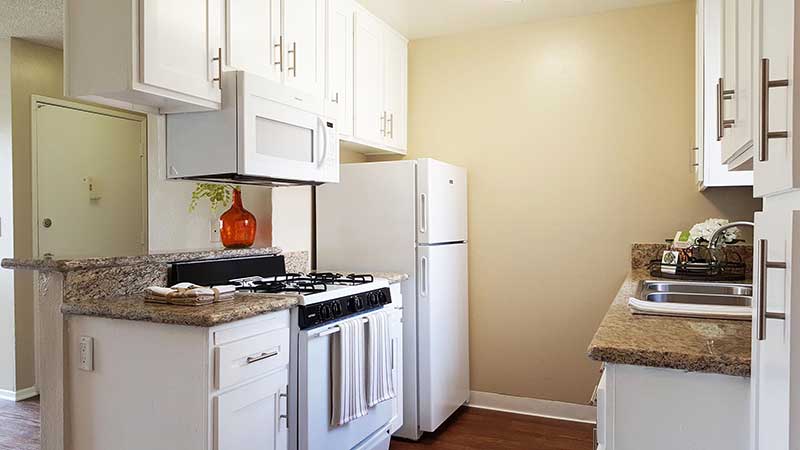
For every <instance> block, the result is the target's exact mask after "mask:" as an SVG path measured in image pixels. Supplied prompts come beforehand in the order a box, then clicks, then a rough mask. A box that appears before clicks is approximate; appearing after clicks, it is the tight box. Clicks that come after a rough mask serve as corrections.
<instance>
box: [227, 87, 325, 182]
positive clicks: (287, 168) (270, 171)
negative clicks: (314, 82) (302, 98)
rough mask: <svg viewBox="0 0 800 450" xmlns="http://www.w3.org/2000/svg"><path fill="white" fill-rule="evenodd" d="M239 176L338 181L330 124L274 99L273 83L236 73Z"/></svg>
mask: <svg viewBox="0 0 800 450" xmlns="http://www.w3.org/2000/svg"><path fill="white" fill-rule="evenodd" d="M237 77H238V80H237V81H238V83H237V89H238V98H237V100H238V110H237V114H238V126H239V130H238V133H237V134H238V136H239V139H238V150H239V151H238V172H239V174H240V175H244V176H249V177H264V178H271V179H275V180H287V181H305V182H309V183H329V182H338V181H339V139H338V133H337V131H336V127H335V124H334V123H333V122H332V121H330V120H327V119H325V118H323V117H322V116H320V115H318V114H316V113H314V112H311V111H307V110H303V109H300V108H297V107H295V106H290V105H288V104H285V103H281V102H278V101H275V100H274V98H275V97H274V95H273V91H274V89H275V86H274V83H273V82H271V81H269V80H266V79H264V78H261V77H258V76H255V75H252V74H247V73H245V72H237Z"/></svg>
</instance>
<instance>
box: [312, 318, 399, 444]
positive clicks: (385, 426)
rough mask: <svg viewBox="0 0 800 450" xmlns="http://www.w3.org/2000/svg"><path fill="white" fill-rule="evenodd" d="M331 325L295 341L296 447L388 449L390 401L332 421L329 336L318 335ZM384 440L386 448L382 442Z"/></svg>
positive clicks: (330, 326)
mask: <svg viewBox="0 0 800 450" xmlns="http://www.w3.org/2000/svg"><path fill="white" fill-rule="evenodd" d="M333 327H335V325H333V324H329V325H325V326H322V327H319V328H314V329H311V330H302V331H300V336H299V340H298V341H299V342H298V377H297V388H298V389H297V397H298V398H297V400H298V411H297V412H298V430H297V432H298V449H299V450H331V449H337V450H338V449H342V450H345V449H354V448H362V447H360V446H359V445H360V444H361V445H363V446H364V447H363V448H365V449H366V448H368V449H370V450H373V449H381V448H382V449H383V450H388V442H389V440H388V439H386V437H387V436H388V433H389V421H390V420H391V419H392V402H391V401H385V402H381V403H379V404H377V405H375V407H373V408H370V409H369V413H368V414H367V415H366V416H363V417H359V418H358V419H356V420H354V421H352V422H349V423H347V424H345V425H342V426H340V427H333V426H331V425H330V423H331V339H332V337H331V336H330V335H327V336H325V335H323V336H320V333H323V334H324V333H325V332H326V331H328V330H330V329H331V328H333ZM384 442H385V447H383V443H384Z"/></svg>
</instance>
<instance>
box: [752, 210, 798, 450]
mask: <svg viewBox="0 0 800 450" xmlns="http://www.w3.org/2000/svg"><path fill="white" fill-rule="evenodd" d="M755 223H756V231H755V239H756V240H759V239H765V240H766V241H767V255H766V258H767V260H768V261H772V262H775V261H778V262H785V261H788V256H789V254H790V253H791V250H790V245H791V239H790V234H791V233H792V227H793V218H792V212H791V211H788V210H781V209H778V210H773V211H768V212H762V213H757V214H756V222H755ZM794 227H800V221H797V222H795V223H794ZM758 253H759V252H756V255H755V260H754V266H755V267H756V269H755V273H754V278H755V279H754V286H753V287H754V288H755V289H754V291H755V292H759V291H760V287H761V281H762V280H764V279H766V291H765V292H766V300H767V308H766V311H767V312H768V313H770V314H788V308H787V301H786V300H787V298H788V297H787V294H788V293H789V292H790V290H789V289H790V287H791V276H789V274H790V272H789V271H787V270H783V269H772V268H770V269H767V271H766V274H762V273H761V271H760V270H759V265H760V261H761V259H762V258H763V257H764V255H760V254H758ZM754 300H758V294H757V295H756V296H755V297H754ZM756 303H758V302H756ZM753 313H754V319H753V320H754V322H753V323H754V327H753V363H752V368H753V370H752V380H751V389H752V396H751V397H752V399H751V401H752V425H753V434H752V439H753V445H752V448H753V450H788V449H789V448H790V447H789V417H790V415H789V412H790V409H789V404H790V397H789V392H790V391H789V379H790V378H789V374H790V372H789V363H790V358H789V340H790V337H791V333H790V329H789V328H788V327H787V324H788V323H789V322H788V321H787V320H781V319H779V318H770V316H767V317H768V318H767V321H766V323H767V325H766V335H765V339H763V340H760V339H759V336H758V327H757V323H758V317H759V313H760V308H758V307H756V308H755V309H754V312H753Z"/></svg>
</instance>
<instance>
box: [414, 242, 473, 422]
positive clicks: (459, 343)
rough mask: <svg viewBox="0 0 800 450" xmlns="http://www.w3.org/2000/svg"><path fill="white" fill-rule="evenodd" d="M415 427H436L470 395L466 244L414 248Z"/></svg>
mask: <svg viewBox="0 0 800 450" xmlns="http://www.w3.org/2000/svg"><path fill="white" fill-rule="evenodd" d="M418 258H419V260H418V265H419V273H420V274H419V281H418V292H417V298H418V307H417V308H418V309H417V318H418V319H417V320H418V325H417V327H418V330H419V331H418V332H419V341H418V342H417V348H418V351H419V365H418V367H419V369H418V372H419V426H420V429H421V430H422V431H434V430H436V428H438V427H439V425H441V424H442V422H444V421H445V419H447V418H448V417H449V416H450V415H451V414H452V413H453V412H454V411H455V410H456V409H458V408H459V407H460V406H461V405H463V404H464V403H465V402H466V401H467V400H468V399H469V294H468V288H467V245H466V244H450V245H435V246H420V247H419V249H418Z"/></svg>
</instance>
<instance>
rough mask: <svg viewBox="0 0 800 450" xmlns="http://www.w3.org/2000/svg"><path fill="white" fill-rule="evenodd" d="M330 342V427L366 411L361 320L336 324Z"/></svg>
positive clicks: (362, 327)
mask: <svg viewBox="0 0 800 450" xmlns="http://www.w3.org/2000/svg"><path fill="white" fill-rule="evenodd" d="M332 338H333V339H332V343H331V426H334V427H338V426H342V425H344V424H346V423H348V422H351V421H353V420H356V419H358V418H359V417H362V416H365V415H366V414H367V412H368V411H367V396H366V392H365V391H364V385H365V383H364V382H365V380H364V375H365V373H366V370H365V367H364V321H363V319H362V318H361V317H358V318H355V319H350V320H345V321H342V322H340V323H339V332H338V333H336V334H334V335H332Z"/></svg>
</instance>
